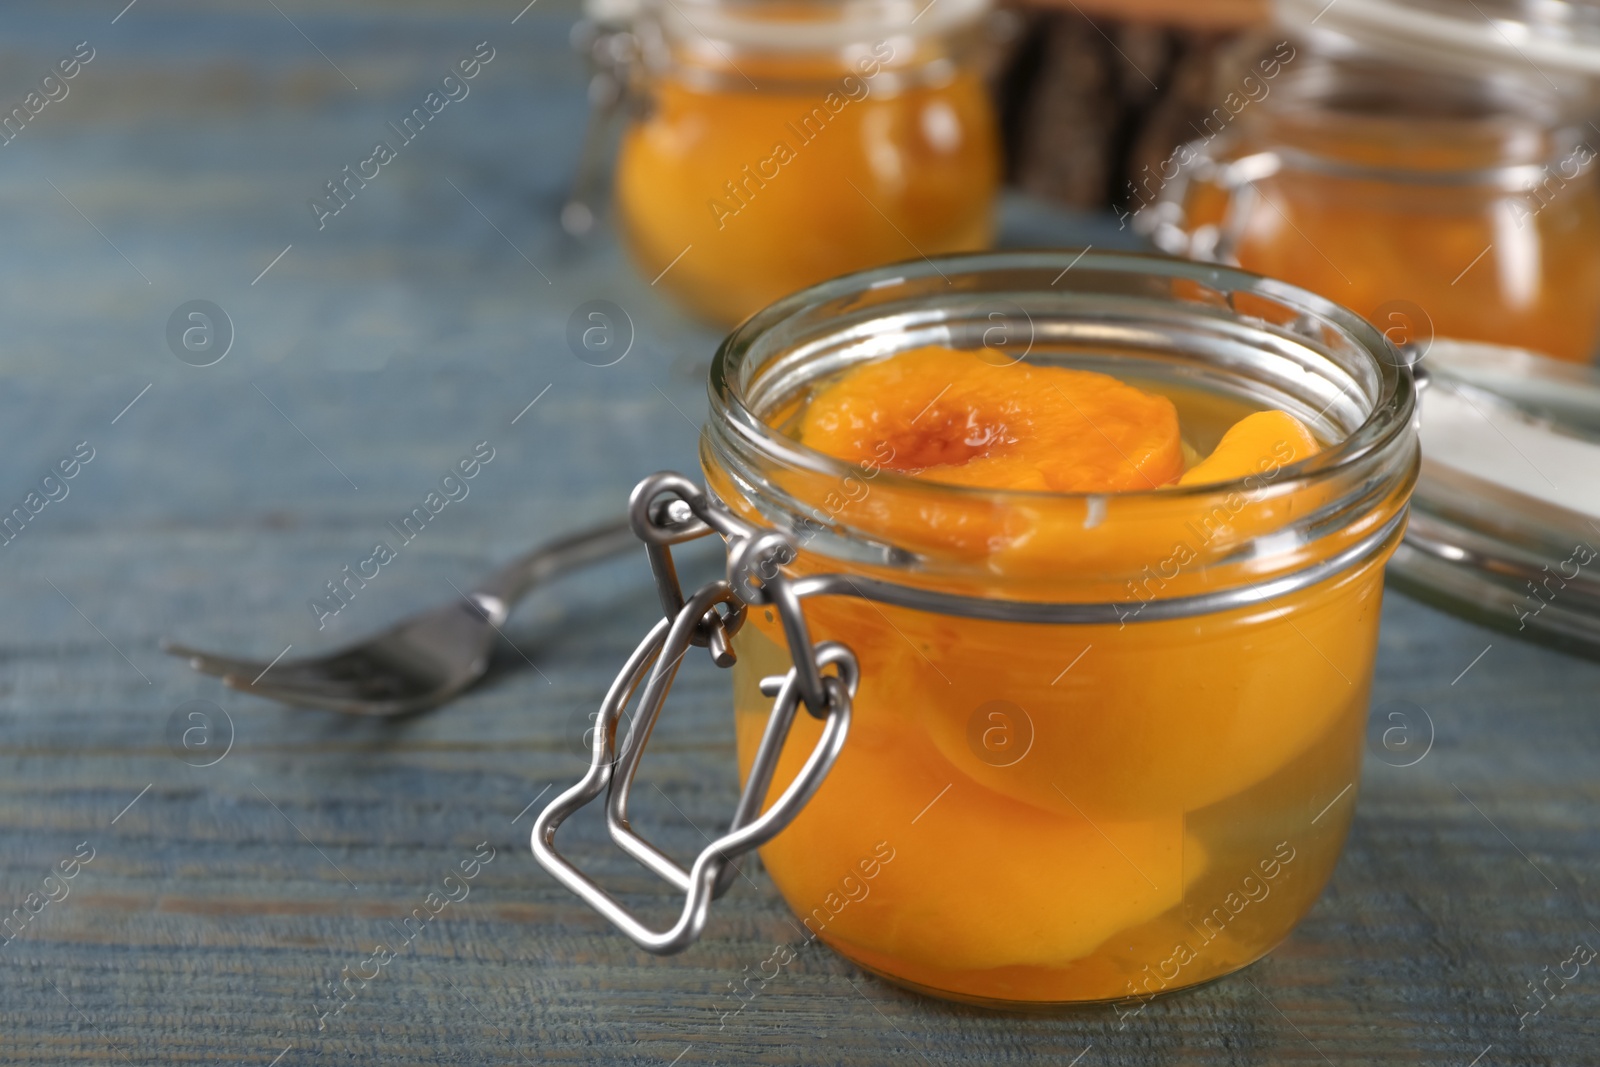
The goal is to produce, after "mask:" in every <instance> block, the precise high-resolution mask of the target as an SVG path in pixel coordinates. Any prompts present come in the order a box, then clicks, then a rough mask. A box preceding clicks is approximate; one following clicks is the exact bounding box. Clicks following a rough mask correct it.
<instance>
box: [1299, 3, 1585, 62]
mask: <svg viewBox="0 0 1600 1067" xmlns="http://www.w3.org/2000/svg"><path fill="white" fill-rule="evenodd" d="M1274 8H1275V14H1276V16H1277V20H1278V23H1279V24H1280V25H1282V26H1284V27H1285V28H1287V29H1290V30H1297V31H1301V32H1302V33H1306V34H1321V35H1323V36H1327V35H1335V36H1338V37H1343V38H1345V39H1347V40H1349V41H1350V42H1351V43H1353V44H1355V45H1357V46H1359V47H1361V48H1363V49H1370V50H1372V51H1376V52H1381V53H1384V54H1387V55H1393V56H1396V57H1397V58H1400V59H1403V60H1405V61H1407V62H1409V63H1412V64H1415V65H1419V66H1443V67H1449V68H1453V69H1461V68H1468V69H1472V70H1476V71H1480V72H1482V71H1484V69H1485V64H1488V65H1489V70H1488V72H1489V73H1493V72H1495V71H1494V68H1497V67H1498V68H1501V69H1503V70H1505V71H1507V72H1510V73H1516V74H1520V75H1523V76H1527V75H1533V76H1535V77H1542V78H1544V79H1546V80H1549V79H1553V78H1559V77H1561V76H1563V75H1567V76H1571V75H1583V76H1590V77H1592V76H1596V75H1600V6H1597V5H1595V4H1592V3H1580V2H1572V0H1541V2H1538V3H1529V2H1525V0H1473V2H1469V3H1465V4H1463V3H1460V2H1459V0H1331V2H1330V0H1275V4H1274Z"/></svg>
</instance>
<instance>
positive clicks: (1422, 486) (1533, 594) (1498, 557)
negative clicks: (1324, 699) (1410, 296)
mask: <svg viewBox="0 0 1600 1067" xmlns="http://www.w3.org/2000/svg"><path fill="white" fill-rule="evenodd" d="M1341 2H1342V0H1341ZM1422 365H1423V366H1425V367H1426V368H1427V370H1428V380H1429V383H1430V384H1429V385H1428V387H1427V388H1426V389H1424V390H1423V395H1422V401H1421V414H1420V419H1421V437H1422V451H1423V464H1422V474H1421V477H1420V479H1419V480H1418V483H1417V488H1416V490H1415V492H1414V493H1413V495H1412V498H1411V521H1410V526H1409V528H1408V530H1407V533H1406V539H1405V543H1404V545H1402V546H1401V548H1400V549H1399V550H1398V551H1397V552H1396V553H1395V555H1394V557H1393V559H1392V560H1391V562H1390V573H1391V575H1392V576H1393V577H1394V578H1395V580H1396V582H1397V584H1398V585H1399V586H1400V587H1401V588H1402V589H1405V590H1406V591H1408V592H1410V593H1412V594H1414V595H1417V596H1420V597H1421V598H1422V599H1425V600H1429V601H1431V602H1434V603H1436V604H1439V605H1440V606H1442V607H1445V608H1447V609H1449V610H1452V611H1455V612H1456V613H1458V614H1462V615H1465V616H1467V617H1469V618H1472V619H1474V620H1475V621H1478V622H1481V623H1484V624H1486V625H1489V626H1493V627H1495V628H1497V629H1502V630H1508V631H1510V632H1512V633H1518V634H1521V635H1522V636H1525V637H1534V638H1538V639H1542V640H1544V641H1546V642H1549V643H1553V644H1556V645H1559V646H1563V647H1566V648H1569V649H1572V650H1575V651H1580V652H1585V653H1588V654H1591V655H1600V371H1596V369H1595V368H1593V367H1588V366H1579V365H1576V364H1571V363H1563V362H1558V361H1556V360H1552V359H1549V358H1547V357H1544V356H1540V355H1536V354H1534V353H1532V352H1528V351H1524V350H1522V349H1516V348H1506V347H1502V346H1498V345H1487V344H1477V343H1470V342H1464V341H1453V340H1445V339H1442V338H1441V339H1439V340H1437V341H1435V342H1434V343H1433V345H1432V347H1431V348H1430V349H1429V350H1428V352H1427V355H1426V358H1425V359H1424V360H1423V361H1422Z"/></svg>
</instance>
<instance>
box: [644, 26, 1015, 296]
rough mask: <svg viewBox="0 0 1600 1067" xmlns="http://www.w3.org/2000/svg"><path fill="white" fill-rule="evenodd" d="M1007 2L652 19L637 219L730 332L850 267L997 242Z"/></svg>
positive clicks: (659, 267) (669, 277)
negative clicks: (990, 60)
mask: <svg viewBox="0 0 1600 1067" xmlns="http://www.w3.org/2000/svg"><path fill="white" fill-rule="evenodd" d="M988 15H989V10H988V0H938V2H937V3H933V4H929V3H927V2H926V0H869V2H867V3H855V2H849V3H847V2H844V0H794V2H788V0H785V2H781V3H775V2H772V0H671V2H664V3H656V4H647V5H646V6H645V8H644V9H643V11H642V12H641V13H640V15H639V16H638V17H637V19H636V20H635V26H634V35H633V36H634V40H635V41H636V42H637V44H636V49H637V51H636V57H637V58H636V59H635V61H634V62H633V64H632V68H633V72H632V75H631V77H630V79H629V82H630V84H629V90H628V91H629V95H630V96H631V97H632V98H633V100H634V105H635V106H634V109H633V112H632V115H631V118H630V121H629V123H628V126H627V129H626V130H625V132H624V134H623V139H622V145H621V149H620V153H619V156H618V159H617V169H616V178H615V184H616V199H617V208H618V215H619V222H620V228H621V230H622V232H623V235H624V238H625V240H626V242H627V245H628V247H629V249H630V251H631V253H632V255H633V258H634V260H635V262H636V263H637V265H638V267H639V269H640V272H641V273H642V274H643V276H644V277H646V278H649V279H652V280H653V281H652V284H654V285H657V286H658V287H660V288H662V289H665V290H667V291H668V292H670V293H671V294H673V295H674V296H676V297H677V298H678V299H679V300H680V301H681V302H683V303H684V304H685V305H687V306H688V307H689V308H690V309H691V310H693V311H694V312H695V313H697V314H699V315H701V316H703V317H705V318H707V319H710V320H713V321H715V322H718V323H722V324H731V323H734V322H737V321H739V320H740V319H742V318H744V317H745V316H746V315H749V314H751V313H753V312H755V311H757V310H758V309H760V308H761V307H764V306H765V305H766V304H768V303H770V302H772V301H773V300H775V299H777V298H778V297H780V296H783V295H784V294H786V293H790V292H793V291H795V290H798V289H802V288H804V287H806V286H808V285H811V284H814V283H816V282H819V281H822V280H824V279H826V278H830V277H833V276H835V275H839V274H844V273H847V272H850V271H855V270H860V269H863V268H867V267H872V266H877V265H880V264H884V263H889V262H894V261H897V260H902V259H911V258H916V257H919V256H932V255H937V254H940V253H947V252H956V251H964V250H973V249H982V248H985V247H987V246H988V245H989V244H990V242H991V240H992V236H993V230H994V201H995V194H996V190H997V186H998V184H999V178H1000V173H999V171H1000V163H999V145H998V136H997V132H996V123H995V119H994V115H993V105H992V103H991V100H990V95H989V90H988V87H987V86H986V84H985V82H984V79H983V76H982V71H981V69H980V68H981V63H982V61H983V58H984V54H985V49H984V44H983V42H984V34H983V33H982V32H981V31H982V30H983V28H984V27H985V25H986V20H987V17H988Z"/></svg>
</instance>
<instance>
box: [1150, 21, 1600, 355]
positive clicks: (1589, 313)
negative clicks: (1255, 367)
mask: <svg viewBox="0 0 1600 1067" xmlns="http://www.w3.org/2000/svg"><path fill="white" fill-rule="evenodd" d="M1392 6H1393V7H1395V8H1400V7H1403V6H1404V5H1392ZM1336 17H1337V13H1335V14H1334V15H1332V16H1330V21H1332V19H1333V18H1336ZM1351 17H1352V18H1353V17H1354V16H1353V15H1352V16H1351ZM1462 18H1464V19H1467V20H1471V19H1476V20H1477V21H1478V23H1479V24H1480V27H1481V24H1482V22H1483V16H1482V15H1481V13H1479V14H1477V15H1474V14H1472V13H1471V12H1470V11H1468V12H1466V13H1465V14H1464V15H1462ZM1318 28H1321V27H1318ZM1362 32H1365V33H1368V34H1372V33H1376V32H1377V31H1376V30H1374V29H1373V28H1371V27H1365V28H1364V30H1362ZM1247 54H1248V53H1247ZM1426 58H1427V54H1426V53H1425V52H1418V53H1417V54H1416V55H1414V56H1412V58H1411V62H1410V64H1409V65H1408V63H1407V62H1406V61H1404V60H1402V59H1399V58H1397V57H1396V56H1395V55H1393V54H1389V53H1387V52H1385V51H1381V50H1379V49H1378V48H1377V47H1376V45H1375V44H1369V43H1367V42H1366V41H1365V40H1364V39H1362V38H1359V37H1357V38H1348V37H1342V36H1336V37H1332V38H1330V37H1328V36H1327V35H1322V36H1317V35H1315V34H1312V35H1308V36H1304V37H1292V38H1290V39H1288V40H1282V41H1280V42H1279V43H1277V44H1276V45H1269V46H1267V47H1266V48H1265V49H1262V50H1261V52H1260V53H1259V54H1258V55H1256V56H1254V58H1253V59H1252V60H1251V61H1250V62H1247V63H1246V64H1244V66H1243V67H1242V68H1241V67H1237V66H1234V67H1231V68H1230V70H1229V71H1227V72H1225V73H1224V74H1223V75H1222V76H1221V77H1220V78H1219V79H1218V91H1217V99H1218V100H1219V101H1220V103H1219V106H1218V107H1216V108H1215V109H1214V110H1213V112H1212V114H1210V115H1208V116H1206V117H1205V119H1203V120H1202V124H1201V125H1200V126H1197V127H1195V128H1196V129H1197V130H1198V131H1199V132H1200V133H1201V135H1202V136H1201V137H1200V138H1199V139H1197V140H1195V141H1192V142H1190V143H1189V144H1186V145H1183V146H1180V147H1179V148H1178V149H1177V150H1176V151H1175V152H1174V153H1173V155H1172V156H1171V157H1169V158H1168V159H1167V160H1166V161H1164V162H1163V163H1162V164H1161V165H1160V166H1159V167H1158V168H1156V170H1153V171H1148V172H1147V173H1146V174H1145V175H1144V176H1143V178H1142V180H1141V181H1140V182H1138V183H1136V188H1135V190H1134V197H1133V202H1132V204H1131V205H1130V206H1131V208H1132V212H1133V216H1134V219H1135V223H1136V225H1137V226H1139V227H1140V228H1142V229H1144V230H1145V231H1146V232H1152V233H1153V236H1154V237H1155V239H1156V242H1157V244H1158V245H1159V246H1160V247H1161V248H1162V249H1163V250H1165V251H1168V252H1173V253H1175V254H1183V255H1190V256H1195V257H1197V258H1201V259H1209V260H1216V261H1220V262H1225V263H1230V264H1234V265H1238V266H1241V267H1243V268H1245V269H1246V270H1251V271H1256V272H1259V273H1262V274H1266V275H1269V276H1272V277H1276V278H1282V279H1284V280H1286V281H1290V282H1293V283H1295V284H1297V285H1302V286H1305V287H1306V288H1308V289H1311V290H1313V291H1315V292H1318V293H1321V294H1322V295H1324V296H1326V297H1328V298H1329V299H1331V300H1335V301H1337V302H1338V303H1340V304H1343V305H1345V306H1346V307H1350V308H1352V309H1354V310H1355V311H1358V312H1360V313H1361V314H1363V315H1366V316H1368V317H1369V318H1371V319H1372V320H1373V321H1374V322H1375V323H1376V324H1377V325H1379V326H1380V327H1381V328H1384V329H1386V330H1392V329H1394V328H1396V327H1399V328H1400V332H1399V333H1396V334H1393V335H1392V336H1394V337H1395V338H1396V339H1400V338H1402V337H1407V338H1415V337H1418V336H1421V335H1424V334H1425V335H1426V336H1430V337H1431V336H1433V335H1435V334H1437V335H1438V336H1444V337H1452V338H1457V339H1463V340H1473V341H1482V342H1494V343H1499V344H1507V345H1516V346H1519V347H1522V348H1528V349H1533V350H1536V351H1541V352H1545V353H1547V354H1549V355H1551V356H1554V357H1556V358H1558V359H1563V360H1569V361H1577V362H1584V361H1589V360H1592V359H1593V358H1594V356H1595V352H1596V340H1597V337H1600V188H1597V187H1596V183H1595V180H1594V170H1595V168H1594V165H1593V164H1594V160H1595V156H1596V151H1595V148H1594V147H1592V144H1593V141H1592V139H1593V138H1594V137H1596V136H1600V135H1596V134H1595V132H1594V130H1593V129H1592V128H1591V127H1589V126H1587V125H1586V124H1585V123H1583V122H1582V119H1583V118H1585V117H1587V116H1586V114H1585V113H1584V112H1583V107H1584V106H1585V105H1586V102H1587V100H1588V99H1589V94H1588V93H1587V91H1586V90H1585V89H1584V88H1583V87H1582V86H1581V85H1579V84H1577V83H1574V84H1572V85H1566V84H1559V87H1558V83H1557V82H1548V81H1547V80H1546V79H1544V78H1542V77H1539V76H1538V75H1535V74H1532V73H1529V72H1528V70H1527V68H1526V63H1525V61H1517V60H1515V57H1513V60H1514V61H1515V62H1519V63H1520V64H1521V66H1522V70H1521V71H1520V72H1516V71H1509V72H1508V71H1507V70H1506V69H1504V68H1502V67H1498V66H1496V65H1494V64H1493V63H1490V62H1488V61H1481V62H1479V63H1478V64H1477V66H1476V69H1473V70H1464V69H1456V68H1444V69H1429V68H1427V67H1424V66H1419V65H1417V64H1418V63H1419V62H1420V61H1421V60H1422V59H1426ZM1519 73H1520V76H1518V75H1519ZM1557 76H1558V77H1559V74H1558V75H1557Z"/></svg>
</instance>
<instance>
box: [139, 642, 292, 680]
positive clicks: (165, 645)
mask: <svg viewBox="0 0 1600 1067" xmlns="http://www.w3.org/2000/svg"><path fill="white" fill-rule="evenodd" d="M161 651H163V652H165V653H166V654H167V655H169V656H178V657H181V658H183V659H187V660H188V661H189V666H191V667H193V668H194V669H195V670H197V671H199V672H200V673H201V674H214V675H216V676H218V677H219V678H220V677H222V676H223V675H225V674H248V675H249V676H250V677H252V678H254V677H257V676H258V675H260V673H261V672H262V671H263V670H265V669H266V667H267V665H266V663H264V662H262V661H260V660H250V659H234V658H233V657H231V656H218V655H216V654H214V653H211V652H205V651H202V650H201V649H198V648H190V647H189V646H188V645H180V644H177V643H176V642H173V641H163V642H161Z"/></svg>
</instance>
